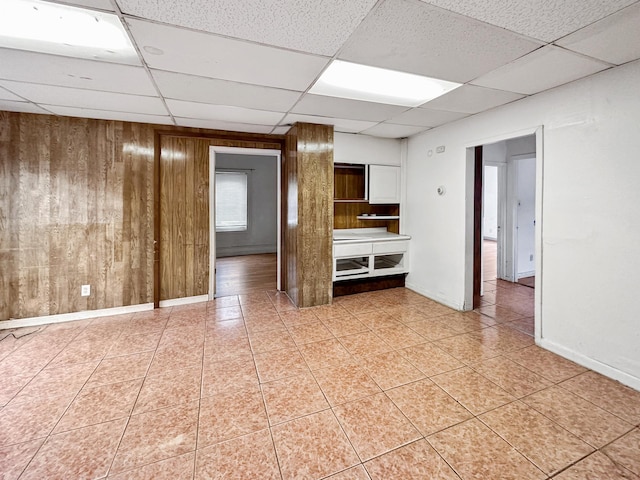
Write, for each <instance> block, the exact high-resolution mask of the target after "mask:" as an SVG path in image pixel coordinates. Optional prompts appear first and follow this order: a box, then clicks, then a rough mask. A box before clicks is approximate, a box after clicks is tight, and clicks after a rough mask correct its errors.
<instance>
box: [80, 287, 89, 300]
mask: <svg viewBox="0 0 640 480" xmlns="http://www.w3.org/2000/svg"><path fill="white" fill-rule="evenodd" d="M89 295H91V285H82V287H80V296H82V297H88V296H89Z"/></svg>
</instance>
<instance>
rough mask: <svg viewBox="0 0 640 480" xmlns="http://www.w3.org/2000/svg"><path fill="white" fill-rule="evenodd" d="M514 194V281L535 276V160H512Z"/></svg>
mask: <svg viewBox="0 0 640 480" xmlns="http://www.w3.org/2000/svg"><path fill="white" fill-rule="evenodd" d="M512 162H513V163H514V164H515V165H514V167H515V173H516V181H515V187H516V188H515V193H516V199H515V203H516V225H517V233H516V253H515V255H516V280H519V279H521V278H524V277H530V276H533V275H535V270H536V267H535V238H536V236H535V235H536V234H535V228H534V225H535V223H534V221H535V218H536V212H535V211H536V205H535V198H536V159H535V157H534V158H526V159H521V160H512Z"/></svg>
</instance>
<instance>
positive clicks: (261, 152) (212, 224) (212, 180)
mask: <svg viewBox="0 0 640 480" xmlns="http://www.w3.org/2000/svg"><path fill="white" fill-rule="evenodd" d="M219 153H232V154H234V155H258V156H264V157H276V165H277V167H276V168H277V174H276V177H277V186H276V192H277V200H276V202H277V207H276V209H277V214H276V231H277V233H276V235H277V238H276V263H277V267H276V268H277V273H276V275H277V279H276V288H277V289H278V290H280V289H281V287H282V286H281V278H280V277H281V266H280V258H281V257H280V255H281V253H282V252H281V249H282V245H281V243H282V242H281V240H282V232H281V223H282V211H281V209H282V188H281V187H282V179H281V173H282V151H281V150H273V149H266V148H245V147H221V146H216V145H210V146H209V292H208V295H209V300H213V299H215V296H216V208H215V207H216V154H219Z"/></svg>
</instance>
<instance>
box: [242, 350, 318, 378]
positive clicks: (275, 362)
mask: <svg viewBox="0 0 640 480" xmlns="http://www.w3.org/2000/svg"><path fill="white" fill-rule="evenodd" d="M254 358H255V362H256V368H257V370H258V377H259V378H260V383H265V382H272V381H274V380H279V379H281V378H287V377H293V376H296V375H300V374H302V373H307V372H309V367H308V366H307V363H306V362H305V360H304V358H303V357H302V355H300V352H299V350H298V349H297V348H284V349H282V350H272V351H270V352H265V353H259V354H256V356H255V357H254Z"/></svg>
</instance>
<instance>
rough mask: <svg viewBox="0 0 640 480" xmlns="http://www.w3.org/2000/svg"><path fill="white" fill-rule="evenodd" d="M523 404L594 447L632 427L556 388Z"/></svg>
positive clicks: (532, 397) (525, 399)
mask: <svg viewBox="0 0 640 480" xmlns="http://www.w3.org/2000/svg"><path fill="white" fill-rule="evenodd" d="M522 401H523V402H524V403H526V404H527V405H529V406H531V407H533V408H535V409H536V410H537V411H539V412H540V413H542V414H543V415H545V416H547V417H548V418H550V419H551V420H553V421H554V422H556V423H557V424H559V425H560V426H562V427H564V428H565V429H567V430H568V431H570V432H571V433H573V434H574V435H576V436H577V437H578V438H581V439H582V440H584V441H585V442H587V443H588V444H590V445H593V446H594V447H596V448H600V447H602V446H604V445H606V444H607V443H609V442H610V441H612V440H614V439H616V438H618V437H619V436H620V435H623V434H624V433H626V432H628V431H629V430H631V429H632V428H633V426H632V425H631V424H630V423H627V422H625V421H624V420H622V419H620V418H618V417H616V416H615V415H613V414H611V413H609V412H607V411H605V410H602V409H601V408H600V407H597V406H596V405H594V404H593V403H591V402H588V401H586V400H584V399H583V398H581V397H578V396H577V395H575V394H573V393H571V392H569V391H568V390H565V389H564V388H561V387H559V386H553V387H551V388H548V389H545V390H542V391H540V392H537V393H534V394H533V395H530V396H528V397H524V398H523V399H522Z"/></svg>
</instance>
